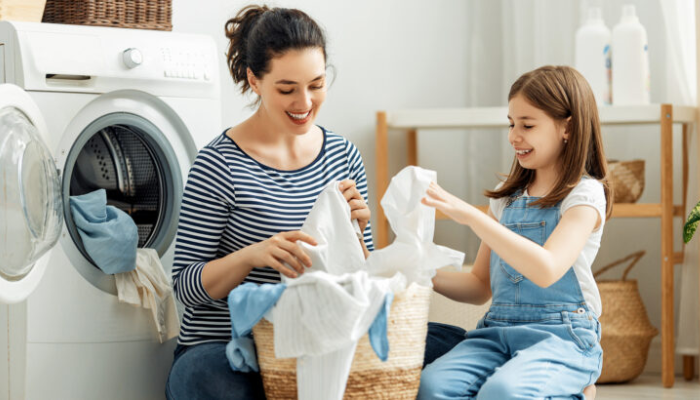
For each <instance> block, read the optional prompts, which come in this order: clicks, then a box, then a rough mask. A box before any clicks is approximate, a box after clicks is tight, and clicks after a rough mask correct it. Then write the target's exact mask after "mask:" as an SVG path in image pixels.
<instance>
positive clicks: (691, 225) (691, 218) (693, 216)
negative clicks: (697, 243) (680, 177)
mask: <svg viewBox="0 0 700 400" xmlns="http://www.w3.org/2000/svg"><path fill="white" fill-rule="evenodd" d="M698 223H700V202H698V204H696V205H695V207H694V208H693V210H692V211H691V212H690V215H688V220H687V221H686V222H685V225H684V226H683V240H684V241H685V242H686V243H688V242H690V239H692V238H693V235H694V234H695V231H696V230H697V229H698Z"/></svg>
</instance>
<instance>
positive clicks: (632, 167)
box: [608, 160, 644, 203]
mask: <svg viewBox="0 0 700 400" xmlns="http://www.w3.org/2000/svg"><path fill="white" fill-rule="evenodd" d="M608 169H609V170H610V182H611V184H612V187H613V201H614V202H615V203H635V202H636V201H637V200H639V197H640V196H641V195H642V192H643V191H644V160H629V161H617V160H608Z"/></svg>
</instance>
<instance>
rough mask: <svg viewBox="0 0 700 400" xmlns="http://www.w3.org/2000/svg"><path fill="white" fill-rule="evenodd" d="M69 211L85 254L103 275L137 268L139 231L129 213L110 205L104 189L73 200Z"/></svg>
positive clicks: (75, 197)
mask: <svg viewBox="0 0 700 400" xmlns="http://www.w3.org/2000/svg"><path fill="white" fill-rule="evenodd" d="M70 210H71V213H72V214H73V222H75V226H76V227H77V228H78V233H79V234H80V238H81V239H82V240H83V245H84V246H85V251H87V253H88V255H89V256H90V258H92V260H93V261H94V262H95V264H96V265H97V266H98V267H99V268H100V269H101V270H102V271H104V272H105V273H107V274H116V273H119V272H129V271H133V270H134V269H135V268H136V249H137V246H138V241H139V235H138V228H136V224H135V223H134V220H133V219H131V217H130V216H129V215H128V214H127V213H125V212H124V211H122V210H120V209H118V208H116V207H113V206H108V205H107V192H105V190H104V189H99V190H96V191H94V192H91V193H88V194H84V195H81V196H71V198H70Z"/></svg>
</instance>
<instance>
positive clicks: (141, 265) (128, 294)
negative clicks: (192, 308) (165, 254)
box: [114, 249, 180, 343]
mask: <svg viewBox="0 0 700 400" xmlns="http://www.w3.org/2000/svg"><path fill="white" fill-rule="evenodd" d="M114 279H115V282H116V284H117V295H118V297H119V301H121V302H123V303H129V304H132V305H135V306H140V307H143V308H146V309H149V310H151V316H152V317H153V322H154V324H155V327H156V331H157V333H158V340H160V342H161V343H163V342H165V341H167V340H169V339H172V338H174V337H175V336H177V335H178V332H179V331H180V318H179V316H178V314H177V306H176V304H175V297H174V296H173V288H172V284H171V281H170V277H169V276H168V274H166V273H165V270H164V269H163V265H162V264H161V262H160V258H159V257H158V252H156V251H155V250H154V249H138V251H137V253H136V269H135V270H133V271H130V272H123V273H119V274H115V275H114Z"/></svg>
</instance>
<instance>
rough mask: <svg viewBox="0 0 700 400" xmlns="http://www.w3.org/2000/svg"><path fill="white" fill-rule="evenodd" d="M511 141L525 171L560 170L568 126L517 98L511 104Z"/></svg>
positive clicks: (509, 103)
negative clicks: (559, 164)
mask: <svg viewBox="0 0 700 400" xmlns="http://www.w3.org/2000/svg"><path fill="white" fill-rule="evenodd" d="M508 121H509V122H510V130H509V131H508V141H509V142H510V144H511V146H513V150H515V156H516V157H517V159H518V162H519V163H520V166H522V167H523V168H525V169H534V170H539V169H552V168H557V167H558V163H559V157H560V155H561V152H562V150H563V149H564V139H566V138H568V133H567V132H566V126H565V125H566V124H563V123H561V122H558V121H555V120H554V119H553V118H552V117H550V116H549V115H547V113H545V112H544V111H542V110H540V109H539V108H537V107H535V106H533V105H532V104H530V103H529V102H528V101H527V100H526V99H525V98H524V97H523V96H521V95H517V96H515V97H513V98H512V99H511V100H510V101H509V102H508Z"/></svg>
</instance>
